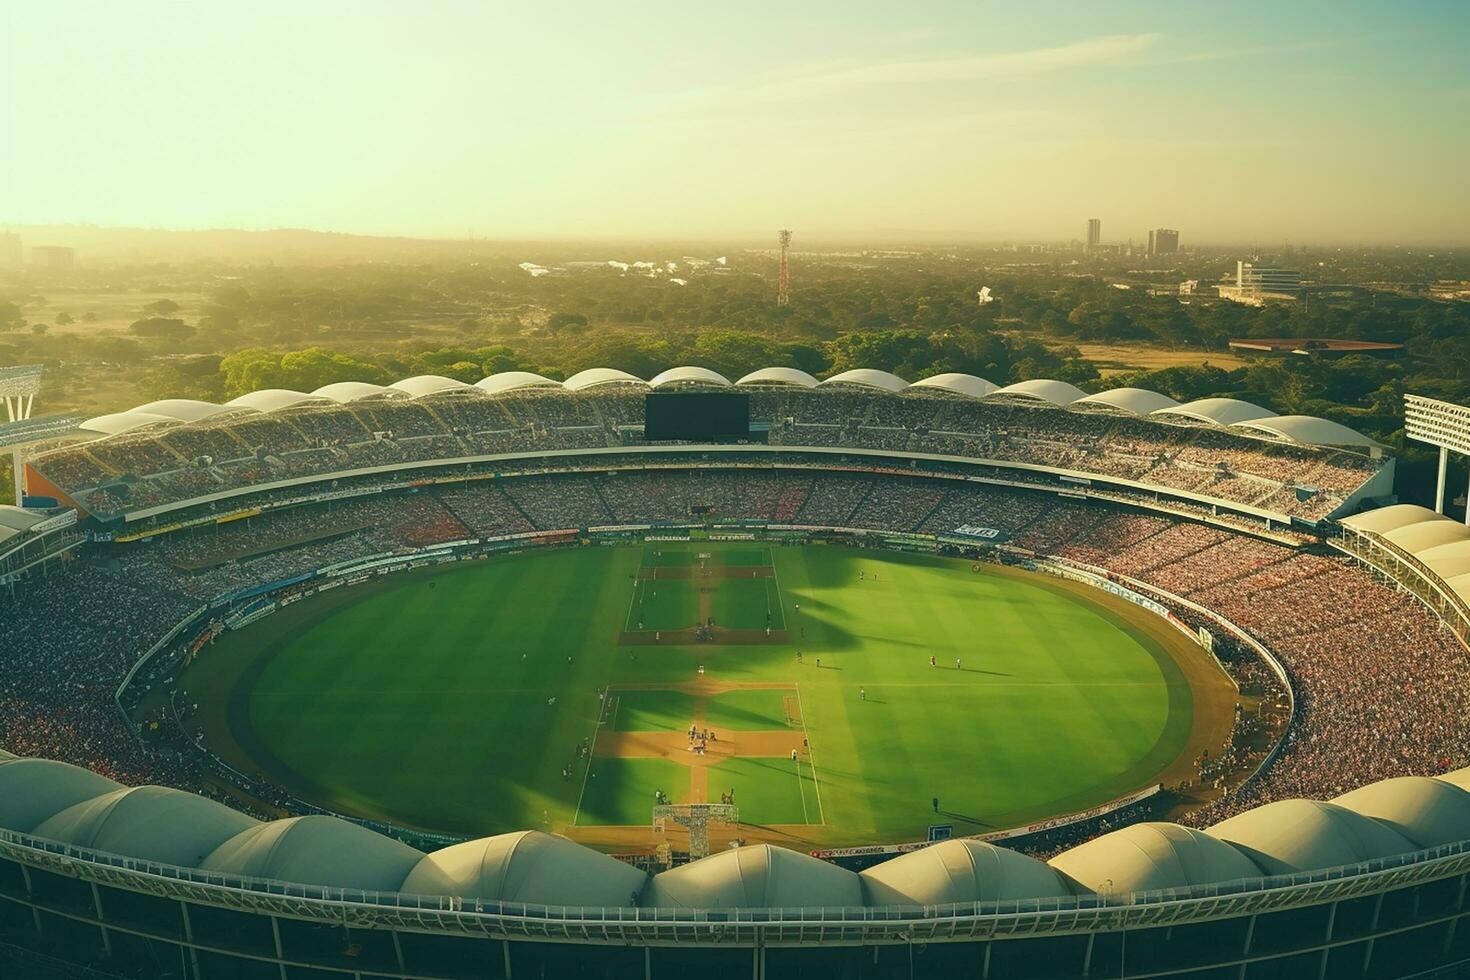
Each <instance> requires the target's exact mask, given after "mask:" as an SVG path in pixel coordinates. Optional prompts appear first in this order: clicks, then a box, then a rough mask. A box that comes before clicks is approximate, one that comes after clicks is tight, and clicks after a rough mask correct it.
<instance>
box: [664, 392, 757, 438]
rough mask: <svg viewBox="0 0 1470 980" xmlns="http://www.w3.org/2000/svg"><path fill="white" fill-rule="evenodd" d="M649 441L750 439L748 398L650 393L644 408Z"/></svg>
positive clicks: (726, 394)
mask: <svg viewBox="0 0 1470 980" xmlns="http://www.w3.org/2000/svg"><path fill="white" fill-rule="evenodd" d="M643 435H644V438H645V439H647V440H648V441H649V442H739V441H741V440H744V439H748V438H750V395H748V394H746V393H744V392H725V391H690V392H667V393H659V392H653V393H650V394H649V395H648V396H647V402H646V405H645V406H644V428H643Z"/></svg>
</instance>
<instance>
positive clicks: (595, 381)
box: [562, 368, 648, 391]
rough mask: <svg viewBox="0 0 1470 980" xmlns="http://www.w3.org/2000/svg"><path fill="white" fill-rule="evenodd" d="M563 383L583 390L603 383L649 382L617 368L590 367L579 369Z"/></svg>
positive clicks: (577, 389)
mask: <svg viewBox="0 0 1470 980" xmlns="http://www.w3.org/2000/svg"><path fill="white" fill-rule="evenodd" d="M562 384H563V385H564V386H565V387H566V388H567V390H569V391H581V390H582V389H583V388H597V387H600V386H602V385H645V386H646V385H647V384H648V382H647V381H644V380H643V379H642V378H639V377H636V376H634V375H631V374H629V373H628V372H627V371H619V370H617V369H616V368H588V369H587V370H585V371H578V372H577V373H576V374H574V375H572V376H571V377H570V378H567V380H566V381H564V382H562Z"/></svg>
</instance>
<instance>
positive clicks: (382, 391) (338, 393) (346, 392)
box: [312, 381, 403, 402]
mask: <svg viewBox="0 0 1470 980" xmlns="http://www.w3.org/2000/svg"><path fill="white" fill-rule="evenodd" d="M402 393H403V392H402V391H401V389H396V388H385V387H384V386H383V385H375V384H368V383H367V382H366V381H336V382H333V383H332V384H329V385H323V386H322V387H320V388H318V389H317V390H316V391H313V392H312V394H313V395H320V396H321V397H322V398H330V399H331V400H332V401H334V402H355V401H360V400H361V399H363V398H396V397H398V396H400V395H401V394H402Z"/></svg>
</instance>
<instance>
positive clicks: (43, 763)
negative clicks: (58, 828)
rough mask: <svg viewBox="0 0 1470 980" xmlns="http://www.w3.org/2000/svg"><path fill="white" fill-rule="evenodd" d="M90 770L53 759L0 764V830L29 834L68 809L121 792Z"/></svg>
mask: <svg viewBox="0 0 1470 980" xmlns="http://www.w3.org/2000/svg"><path fill="white" fill-rule="evenodd" d="M122 788H123V786H122V783H117V782H114V781H112V780H111V779H108V778H107V777H106V776H101V775H98V774H97V773H95V772H92V771H91V770H90V769H83V768H81V767H80V766H73V765H69V764H67V763H65V762H53V761H52V760H50V759H7V760H4V761H3V762H0V827H4V828H5V829H6V830H17V831H20V832H21V833H23V834H29V833H31V832H32V831H33V830H35V829H36V827H37V826H38V825H40V824H41V823H42V822H43V821H45V820H46V819H47V818H48V817H51V816H54V815H55V814H57V813H60V812H61V811H62V810H65V809H66V808H67V807H69V806H75V805H76V804H78V803H81V802H83V801H85V800H91V799H95V798H96V797H98V796H101V795H102V794H104V793H111V792H112V791H113V790H118V789H122Z"/></svg>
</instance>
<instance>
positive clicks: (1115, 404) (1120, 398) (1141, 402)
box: [1076, 388, 1179, 415]
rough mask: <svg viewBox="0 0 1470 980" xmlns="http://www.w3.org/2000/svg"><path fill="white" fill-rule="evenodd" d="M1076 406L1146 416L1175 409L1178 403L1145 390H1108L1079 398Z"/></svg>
mask: <svg viewBox="0 0 1470 980" xmlns="http://www.w3.org/2000/svg"><path fill="white" fill-rule="evenodd" d="M1076 405H1077V406H1078V407H1082V406H1085V405H1098V406H1102V407H1104V408H1112V409H1116V410H1118V411H1120V412H1128V413H1130V414H1133V415H1147V414H1148V413H1149V412H1157V411H1159V410H1161V409H1165V408H1175V407H1177V406H1178V405H1179V403H1178V402H1177V401H1175V400H1174V399H1172V398H1170V397H1169V396H1168V395H1164V394H1160V393H1159V392H1157V391H1150V390H1148V389H1147V388H1110V389H1108V390H1107V391H1099V392H1098V393H1097V394H1095V395H1086V396H1084V397H1082V398H1079V399H1077V401H1076Z"/></svg>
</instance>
